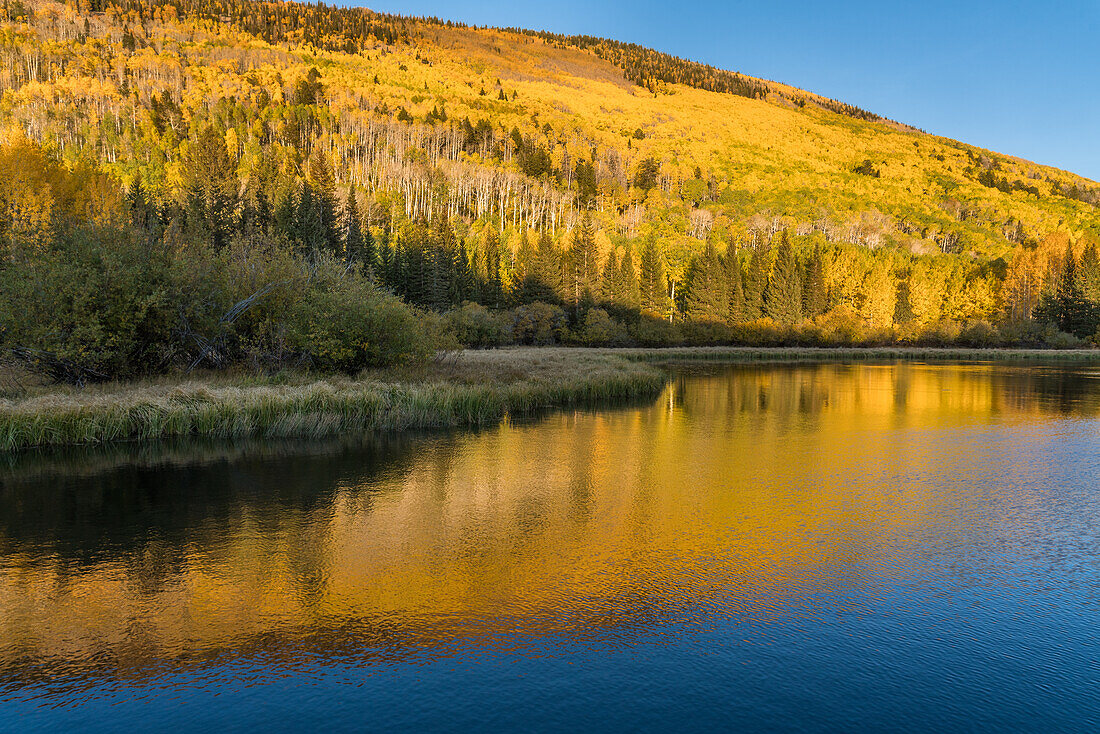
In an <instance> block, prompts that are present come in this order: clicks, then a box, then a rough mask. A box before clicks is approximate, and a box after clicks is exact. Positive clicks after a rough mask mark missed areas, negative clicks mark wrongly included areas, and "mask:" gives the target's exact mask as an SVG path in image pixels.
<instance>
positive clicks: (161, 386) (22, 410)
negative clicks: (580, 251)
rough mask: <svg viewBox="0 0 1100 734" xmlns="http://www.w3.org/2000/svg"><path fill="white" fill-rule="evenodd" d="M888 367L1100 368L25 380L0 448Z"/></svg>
mask: <svg viewBox="0 0 1100 734" xmlns="http://www.w3.org/2000/svg"><path fill="white" fill-rule="evenodd" d="M892 360H919V361H983V362H984V361H991V360H998V361H1013V362H1033V363H1038V362H1048V363H1062V364H1069V363H1075V364H1089V363H1097V364H1100V350H1064V351H1052V350H1021V349H984V350H982V349H923V348H870V349H815V348H738V347H714V348H707V347H697V348H682V349H561V348H519V349H505V350H487V351H465V352H461V353H458V354H455V355H451V356H449V357H447V358H445V359H441V360H437V361H434V362H432V363H430V364H428V365H424V366H420V367H410V368H404V369H397V370H387V371H381V372H371V373H364V374H363V375H361V376H360V377H359V378H356V379H352V378H346V377H328V378H324V379H318V378H317V377H316V376H311V375H308V374H280V375H276V376H274V377H257V376H254V375H226V374H217V373H214V374H208V375H200V376H197V377H193V378H188V379H182V378H177V379H172V378H164V379H160V380H153V381H145V382H138V383H113V384H106V385H98V386H94V387H89V388H83V389H76V388H69V387H58V386H45V385H37V386H35V385H29V386H21V387H17V388H10V387H9V388H8V389H7V391H6V392H7V396H6V397H4V398H3V399H0V451H14V450H19V449H25V448H31V447H36V446H60V445H74V444H97V443H106V442H112V441H143V440H151V439H162V438H172V437H184V436H202V437H209V438H243V437H311V438H317V437H322V436H331V435H338V434H341V433H349V432H367V431H378V430H399V429H409V428H446V427H460V426H478V425H486V424H490V423H493V422H496V421H498V420H500V419H501V418H502V417H503V416H505V415H509V414H514V415H520V414H529V413H532V412H535V411H538V410H542V409H546V408H553V407H560V406H565V405H573V404H580V403H591V402H594V401H599V400H610V399H622V398H629V397H639V396H645V395H651V394H655V393H656V392H657V391H659V390H660V388H661V387H662V386H663V385H664V384H665V381H666V379H667V375H666V373H665V372H663V371H662V370H661V369H660V368H659V366H658V365H660V364H675V363H688V362H706V361H709V362H728V363H746V362H823V361H832V362H837V361H841V362H852V361H892Z"/></svg>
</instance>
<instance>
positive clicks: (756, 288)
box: [744, 239, 768, 321]
mask: <svg viewBox="0 0 1100 734" xmlns="http://www.w3.org/2000/svg"><path fill="white" fill-rule="evenodd" d="M767 285H768V247H767V245H765V244H764V242H763V240H762V239H760V240H757V241H756V243H755V244H754V246H753V250H752V256H751V257H750V258H749V267H748V272H746V273H745V281H744V291H745V312H744V313H745V321H755V320H756V319H759V318H761V317H762V316H763V315H764V289H765V288H766V287H767Z"/></svg>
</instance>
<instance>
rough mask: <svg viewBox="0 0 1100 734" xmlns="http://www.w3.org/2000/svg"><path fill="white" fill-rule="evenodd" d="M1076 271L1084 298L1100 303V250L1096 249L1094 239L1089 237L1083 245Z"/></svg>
mask: <svg viewBox="0 0 1100 734" xmlns="http://www.w3.org/2000/svg"><path fill="white" fill-rule="evenodd" d="M1077 272H1078V275H1079V277H1080V282H1081V291H1082V292H1083V293H1084V295H1085V298H1087V299H1088V300H1089V301H1091V302H1092V303H1095V304H1100V250H1098V249H1097V245H1096V241H1095V240H1092V239H1090V240H1089V241H1088V243H1087V244H1086V245H1085V251H1084V252H1083V253H1081V264H1080V265H1079V266H1078V268H1077Z"/></svg>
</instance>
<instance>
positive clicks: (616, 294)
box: [600, 249, 621, 304]
mask: <svg viewBox="0 0 1100 734" xmlns="http://www.w3.org/2000/svg"><path fill="white" fill-rule="evenodd" d="M620 274H621V273H620V272H619V259H618V257H616V255H615V250H614V249H612V250H611V252H609V253H607V260H606V261H605V262H604V266H603V273H602V274H601V275H600V298H601V299H602V300H603V302H604V303H614V304H617V303H619V300H620V288H619V276H620Z"/></svg>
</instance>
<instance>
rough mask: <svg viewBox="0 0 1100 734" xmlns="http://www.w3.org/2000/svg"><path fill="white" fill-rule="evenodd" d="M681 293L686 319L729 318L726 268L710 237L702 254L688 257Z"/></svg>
mask: <svg viewBox="0 0 1100 734" xmlns="http://www.w3.org/2000/svg"><path fill="white" fill-rule="evenodd" d="M683 293H684V300H683V311H684V315H685V316H687V318H688V319H689V320H691V321H703V322H712V323H719V322H721V323H724V322H725V321H726V320H727V319H728V318H729V292H728V291H727V289H726V277H725V268H723V267H722V262H721V260H720V259H719V257H718V252H717V250H716V248H715V247H714V241H713V240H709V239H708V240H707V244H706V247H705V249H704V250H703V253H702V254H701V255H696V256H695V257H693V258H692V259H691V264H690V265H689V266H688V270H687V274H686V276H685V278H684V290H683Z"/></svg>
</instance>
